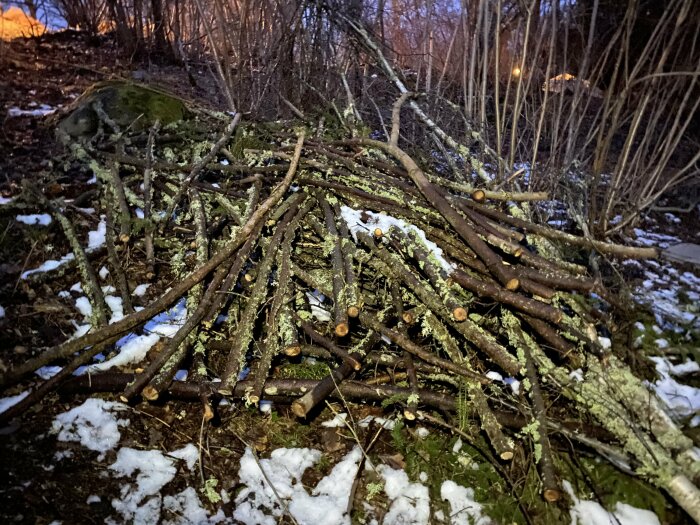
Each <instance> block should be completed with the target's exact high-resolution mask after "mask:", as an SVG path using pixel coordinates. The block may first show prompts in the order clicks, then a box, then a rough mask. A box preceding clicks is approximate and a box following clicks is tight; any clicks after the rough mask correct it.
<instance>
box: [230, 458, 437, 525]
mask: <svg viewBox="0 0 700 525" xmlns="http://www.w3.org/2000/svg"><path fill="white" fill-rule="evenodd" d="M321 455H322V454H321V452H320V451H318V450H313V449H308V448H292V449H277V450H273V451H272V454H271V455H270V458H269V459H260V460H258V459H257V458H256V457H255V456H254V455H253V452H252V451H251V449H250V448H246V451H245V453H244V455H243V457H242V458H241V462H240V470H239V472H238V477H239V480H240V482H241V483H242V484H243V485H245V487H244V488H243V490H242V491H241V492H240V493H239V494H238V495H237V496H236V500H235V503H236V505H235V510H234V512H233V518H234V519H236V520H238V521H240V522H241V523H244V524H245V525H274V524H275V523H277V522H278V521H279V518H280V517H281V516H283V515H284V514H290V515H291V516H292V517H293V518H294V519H295V520H296V521H297V522H298V523H299V524H300V525H315V524H318V523H324V524H327V525H344V524H349V523H350V517H349V516H348V515H347V514H346V510H347V506H348V497H349V495H350V489H351V487H352V484H353V482H354V480H355V477H356V475H357V469H358V465H359V462H360V460H361V459H362V451H361V450H360V448H359V447H357V446H356V447H355V448H353V449H352V450H351V451H350V452H348V454H346V455H345V457H344V458H343V459H342V460H341V461H340V462H339V463H338V464H336V465H335V467H333V470H332V471H331V472H330V474H328V476H326V477H324V478H323V479H322V480H321V481H319V482H318V484H317V485H316V487H315V488H314V489H313V490H312V491H311V493H309V492H308V491H307V490H306V488H305V487H304V486H303V485H302V483H301V478H302V476H303V475H304V472H305V471H306V469H308V468H310V467H312V466H313V465H315V464H316V463H317V462H318V460H319V459H321ZM426 490H427V489H426ZM385 523H387V524H388V523H391V522H389V521H385Z"/></svg>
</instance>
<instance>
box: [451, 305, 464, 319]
mask: <svg viewBox="0 0 700 525" xmlns="http://www.w3.org/2000/svg"><path fill="white" fill-rule="evenodd" d="M452 317H454V319H455V321H465V320H466V319H467V311H466V310H465V309H464V308H462V307H461V306H458V307H457V308H455V309H454V310H452Z"/></svg>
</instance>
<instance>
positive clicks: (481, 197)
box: [472, 190, 486, 202]
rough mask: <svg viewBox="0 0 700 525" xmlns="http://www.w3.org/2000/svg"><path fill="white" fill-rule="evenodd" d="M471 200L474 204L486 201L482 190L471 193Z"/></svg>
mask: <svg viewBox="0 0 700 525" xmlns="http://www.w3.org/2000/svg"><path fill="white" fill-rule="evenodd" d="M472 199H474V200H475V201H476V202H484V200H485V199H486V192H484V190H474V191H473V192H472Z"/></svg>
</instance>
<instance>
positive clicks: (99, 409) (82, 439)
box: [52, 398, 129, 461]
mask: <svg viewBox="0 0 700 525" xmlns="http://www.w3.org/2000/svg"><path fill="white" fill-rule="evenodd" d="M128 408H129V407H127V406H126V405H124V404H122V403H115V402H112V401H105V400H104V399H98V398H89V399H87V400H86V401H85V402H84V403H83V404H82V405H80V406H77V407H75V408H73V409H71V410H69V411H68V412H64V413H63V414H59V415H57V416H56V418H55V419H54V421H53V426H52V431H53V432H54V433H56V434H58V440H59V441H77V442H79V443H80V444H81V445H83V446H84V447H86V448H88V449H90V450H94V451H96V452H100V457H99V458H98V461H102V459H103V458H104V455H105V452H107V451H108V450H112V449H113V448H114V447H115V446H116V445H117V443H119V439H120V438H121V434H120V432H119V427H124V426H126V425H128V424H129V420H128V419H117V417H116V416H115V415H114V414H113V412H122V411H124V410H127V409H128Z"/></svg>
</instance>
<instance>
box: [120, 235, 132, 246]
mask: <svg viewBox="0 0 700 525" xmlns="http://www.w3.org/2000/svg"><path fill="white" fill-rule="evenodd" d="M130 239H131V237H130V236H129V234H127V233H122V234H120V235H119V242H121V243H123V244H126V243H127V242H129V240H130Z"/></svg>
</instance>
